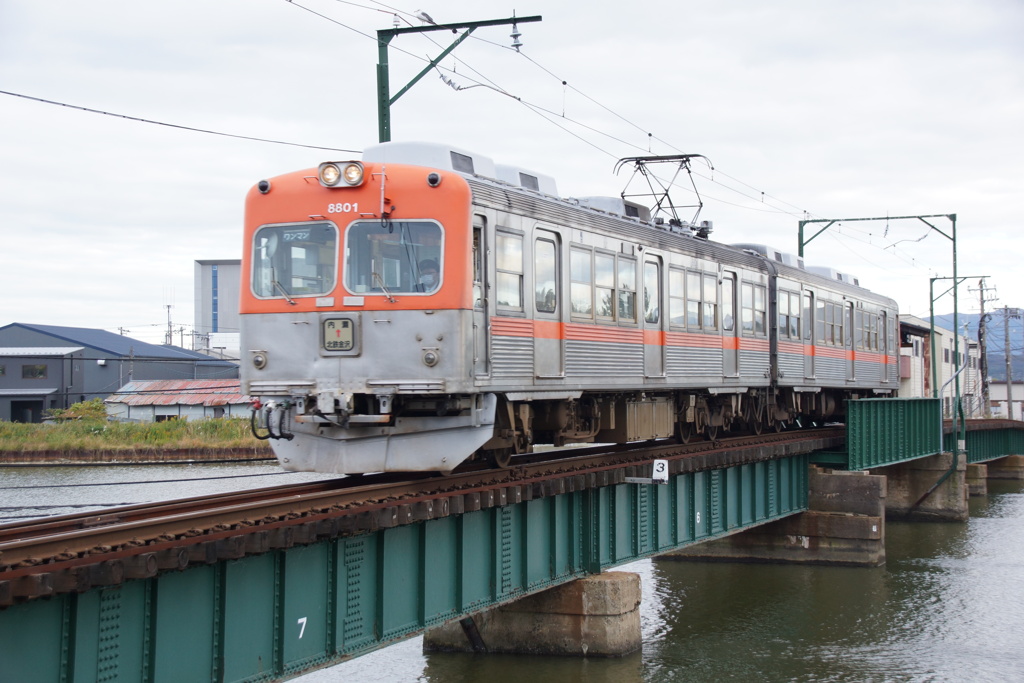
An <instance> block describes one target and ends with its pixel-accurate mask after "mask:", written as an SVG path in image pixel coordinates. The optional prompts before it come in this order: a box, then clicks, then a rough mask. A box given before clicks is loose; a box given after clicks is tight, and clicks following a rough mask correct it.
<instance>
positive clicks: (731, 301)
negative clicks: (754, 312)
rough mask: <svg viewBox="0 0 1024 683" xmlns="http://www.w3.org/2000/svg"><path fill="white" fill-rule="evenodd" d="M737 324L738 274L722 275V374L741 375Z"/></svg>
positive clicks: (728, 375) (727, 375)
mask: <svg viewBox="0 0 1024 683" xmlns="http://www.w3.org/2000/svg"><path fill="white" fill-rule="evenodd" d="M738 334H739V326H738V325H737V324H736V274H735V273H729V272H726V273H725V275H724V276H723V277H722V374H723V375H725V376H726V377H739V375H740V338H739V336H737V335H738Z"/></svg>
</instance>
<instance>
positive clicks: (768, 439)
mask: <svg viewBox="0 0 1024 683" xmlns="http://www.w3.org/2000/svg"><path fill="white" fill-rule="evenodd" d="M843 434H844V432H843V430H842V428H825V429H817V430H803V431H798V432H784V433H780V434H765V435H761V436H756V437H741V438H736V439H728V440H722V441H715V442H698V443H692V444H688V445H682V444H678V443H666V442H658V441H656V442H645V443H635V444H627V445H625V446H618V447H613V448H611V449H609V447H607V446H604V447H600V446H599V447H593V448H586V449H583V448H575V449H561V450H558V451H550V452H547V453H534V454H529V455H523V456H518V457H517V458H516V459H515V460H514V463H515V464H514V465H513V466H512V467H510V468H508V469H504V470H495V469H484V470H479V469H469V470H468V471H465V472H461V473H460V472H458V471H457V472H456V473H454V474H452V475H450V476H446V477H438V476H427V475H418V476H414V477H412V478H410V477H409V476H407V475H395V474H381V475H364V476H359V477H344V478H340V479H332V480H327V481H323V482H313V483H303V484H290V485H284V486H277V487H268V488H261V489H251V490H247V491H239V492H233V493H228V494H221V495H216V496H206V497H195V498H187V499H180V500H172V501H163V502H158V503H152V504H141V505H133V506H126V507H124V508H113V509H110V510H105V511H101V512H99V513H95V512H94V513H87V514H75V515H65V516H61V517H59V518H49V519H45V520H40V521H34V522H29V523H26V524H7V525H3V526H0V603H4V602H9V601H10V599H11V595H10V594H9V595H8V599H4V594H3V588H2V586H3V583H4V582H8V584H10V583H12V582H15V581H16V580H18V579H30V578H32V577H33V576H38V575H44V574H53V573H56V572H65V573H67V572H75V571H76V570H77V571H78V572H79V574H81V573H82V571H84V570H85V569H88V570H89V572H88V576H81V575H77V574H76V575H74V576H73V577H71V578H70V579H68V578H67V577H66V576H65V577H64V581H63V584H64V588H63V590H75V589H79V590H80V589H81V588H82V586H83V585H85V586H86V587H88V585H97V584H100V585H102V584H103V582H104V581H107V582H108V583H119V582H120V580H123V578H143V577H146V576H152V575H155V573H156V572H157V571H159V570H161V569H183V568H184V567H185V566H187V565H188V564H189V562H195V561H199V562H212V561H216V560H217V559H226V558H233V557H242V556H244V555H246V554H253V553H258V552H266V551H267V550H269V549H272V548H274V547H290V545H293V544H296V543H308V542H313V541H315V540H318V539H319V538H324V537H333V536H339V535H347V534H350V533H358V532H360V531H362V530H365V529H367V528H381V527H388V526H395V525H399V524H402V523H410V522H414V521H420V520H421V519H429V518H433V517H441V516H447V515H448V514H455V513H458V512H462V511H468V510H471V509H474V508H476V509H479V507H491V506H494V505H503V504H506V503H507V502H518V501H519V500H521V499H527V500H529V499H531V498H534V497H539V496H543V495H551V494H554V493H559V492H564V491H565V490H574V489H582V488H585V487H587V486H590V485H595V486H602V485H609V484H617V483H621V482H622V481H624V479H625V477H626V476H628V475H633V474H637V473H638V472H637V470H638V469H640V468H643V467H644V466H649V465H650V463H651V462H652V461H653V460H654V459H656V458H663V459H667V460H669V461H670V471H671V472H672V473H674V474H675V473H680V472H684V471H699V470H701V469H709V468H713V467H723V466H728V465H734V464H742V463H745V462H755V461H758V460H767V459H771V458H772V457H778V453H779V449H782V450H785V451H786V452H787V453H791V452H796V450H800V451H802V452H806V451H808V450H817V449H819V448H823V447H829V448H830V447H834V446H835V445H836V443H837V442H838V441H841V440H842V438H843ZM588 477H589V479H587V478H588ZM585 480H586V481H585ZM566 482H567V483H566ZM588 482H589V483H588ZM117 562H122V563H127V565H126V567H121V565H119V564H116V563H117ZM111 563H114V564H111ZM111 566H112V567H114V570H113V571H112V572H110V571H105V570H103V568H104V567H107V569H109V568H110V567H111ZM118 567H120V568H118ZM111 573H112V574H113V576H112V577H110V576H107V574H111ZM98 575H99V576H98ZM97 577H98V578H97ZM38 583H39V582H35V583H33V584H32V585H31V586H29V587H28V588H25V587H21V588H20V589H18V590H15V591H14V593H13V597H14V598H17V597H19V596H21V597H26V596H27V597H33V596H34V591H35V592H38V593H39V594H40V595H45V594H52V592H54V591H56V592H61V590H62V588H61V586H57V587H56V588H54V587H52V586H50V585H49V584H45V582H44V584H45V585H37V584H38ZM58 583H60V582H58ZM7 590H8V591H10V587H9V585H8V589H7Z"/></svg>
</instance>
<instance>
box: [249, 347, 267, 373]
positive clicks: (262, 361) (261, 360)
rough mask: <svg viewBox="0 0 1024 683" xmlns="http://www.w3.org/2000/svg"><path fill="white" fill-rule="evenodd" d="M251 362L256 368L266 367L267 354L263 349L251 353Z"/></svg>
mask: <svg viewBox="0 0 1024 683" xmlns="http://www.w3.org/2000/svg"><path fill="white" fill-rule="evenodd" d="M252 364H253V367H255V368H256V369H257V370H262V369H263V368H265V367H267V354H266V352H265V351H257V352H256V353H254V354H252Z"/></svg>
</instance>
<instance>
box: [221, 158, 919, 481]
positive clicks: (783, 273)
mask: <svg viewBox="0 0 1024 683" xmlns="http://www.w3.org/2000/svg"><path fill="white" fill-rule="evenodd" d="M702 235H704V237H702ZM241 289H242V294H241V320H242V323H241V325H242V359H241V362H242V381H243V391H244V392H246V393H248V394H249V395H250V396H253V397H254V399H255V400H254V413H253V429H254V432H255V433H256V434H257V435H258V436H260V437H261V438H268V439H270V440H271V444H272V446H273V449H274V452H275V454H276V455H277V457H278V459H279V461H280V462H281V464H282V465H283V466H284V467H285V468H286V469H290V470H303V471H317V472H336V473H363V472H381V471H424V470H437V471H450V470H452V469H454V468H455V467H456V466H458V465H459V464H460V463H462V462H463V461H465V460H467V459H470V458H473V459H477V458H482V459H486V460H489V461H491V462H493V463H495V464H497V465H499V466H507V465H508V464H509V462H510V459H511V458H512V457H513V456H515V455H516V454H521V453H527V452H530V451H531V450H532V448H533V445H534V444H540V443H548V444H554V445H556V446H561V445H565V444H569V443H584V442H597V443H610V442H617V443H621V442H628V441H639V440H648V439H661V438H671V437H675V438H678V439H680V440H682V441H686V440H688V439H690V438H693V437H695V436H697V435H702V436H703V437H704V438H716V437H717V436H718V435H720V434H722V433H725V432H730V431H740V430H742V431H753V432H755V433H760V432H761V431H762V430H764V429H781V428H783V427H785V426H787V425H795V424H803V425H806V424H808V423H814V422H820V421H825V420H835V419H841V417H842V414H843V411H844V405H845V403H844V402H845V399H848V398H854V397H864V396H873V395H894V394H895V393H896V390H897V388H898V385H899V376H898V365H897V358H898V349H897V346H896V344H897V338H896V330H897V308H896V303H895V302H894V301H893V300H892V299H889V298H887V297H884V296H880V295H878V294H874V293H872V292H870V291H868V290H866V289H863V288H861V287H860V286H858V284H857V283H856V281H854V280H852V278H850V277H848V276H844V275H842V274H838V273H835V272H831V271H828V270H823V271H817V272H812V270H811V269H808V268H805V267H804V265H803V263H802V261H800V260H799V259H796V258H794V257H791V256H788V255H785V254H781V253H778V252H776V251H774V250H772V249H769V248H766V247H763V246H759V245H733V246H728V245H724V244H718V243H715V242H713V241H710V240H708V239H706V233H697V234H694V232H693V231H691V230H689V229H685V226H684V229H680V227H679V223H678V221H676V222H672V223H669V224H666V223H665V222H664V221H660V220H657V219H652V218H651V214H650V211H649V209H648V208H646V207H644V206H640V205H638V204H636V203H634V202H632V201H626V200H624V199H622V198H619V197H615V198H585V199H563V198H559V196H558V193H557V190H556V187H555V182H554V180H553V179H552V178H550V177H547V176H544V175H541V174H538V173H533V172H531V171H527V170H523V169H518V168H514V167H508V166H502V165H496V164H495V163H494V162H493V161H492V160H490V159H488V158H486V157H482V156H479V155H474V154H472V153H469V152H467V151H464V150H459V149H454V148H450V147H446V146H442V145H436V144H422V143H384V144H380V145H377V146H374V147H371V148H369V149H367V150H366V151H365V153H364V155H363V158H362V160H360V161H345V162H327V163H323V164H320V166H319V168H316V169H310V170H306V171H299V172H297V173H290V174H287V175H282V176H278V177H275V178H270V179H269V180H262V181H260V182H259V183H258V184H257V185H256V186H255V187H253V188H252V190H251V191H250V192H249V194H248V197H247V199H246V209H245V237H244V249H243V258H242V287H241Z"/></svg>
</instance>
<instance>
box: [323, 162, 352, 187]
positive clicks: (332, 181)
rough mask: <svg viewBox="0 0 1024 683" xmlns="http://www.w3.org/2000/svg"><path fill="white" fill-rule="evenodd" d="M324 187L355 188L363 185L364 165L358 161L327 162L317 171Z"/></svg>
mask: <svg viewBox="0 0 1024 683" xmlns="http://www.w3.org/2000/svg"><path fill="white" fill-rule="evenodd" d="M317 177H318V178H319V179H320V184H321V185H323V186H324V187H338V186H342V187H344V186H348V187H355V186H356V185H362V183H363V165H362V164H361V163H360V162H358V161H344V162H340V161H327V162H324V163H322V164H320V168H319V170H318V171H317Z"/></svg>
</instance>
